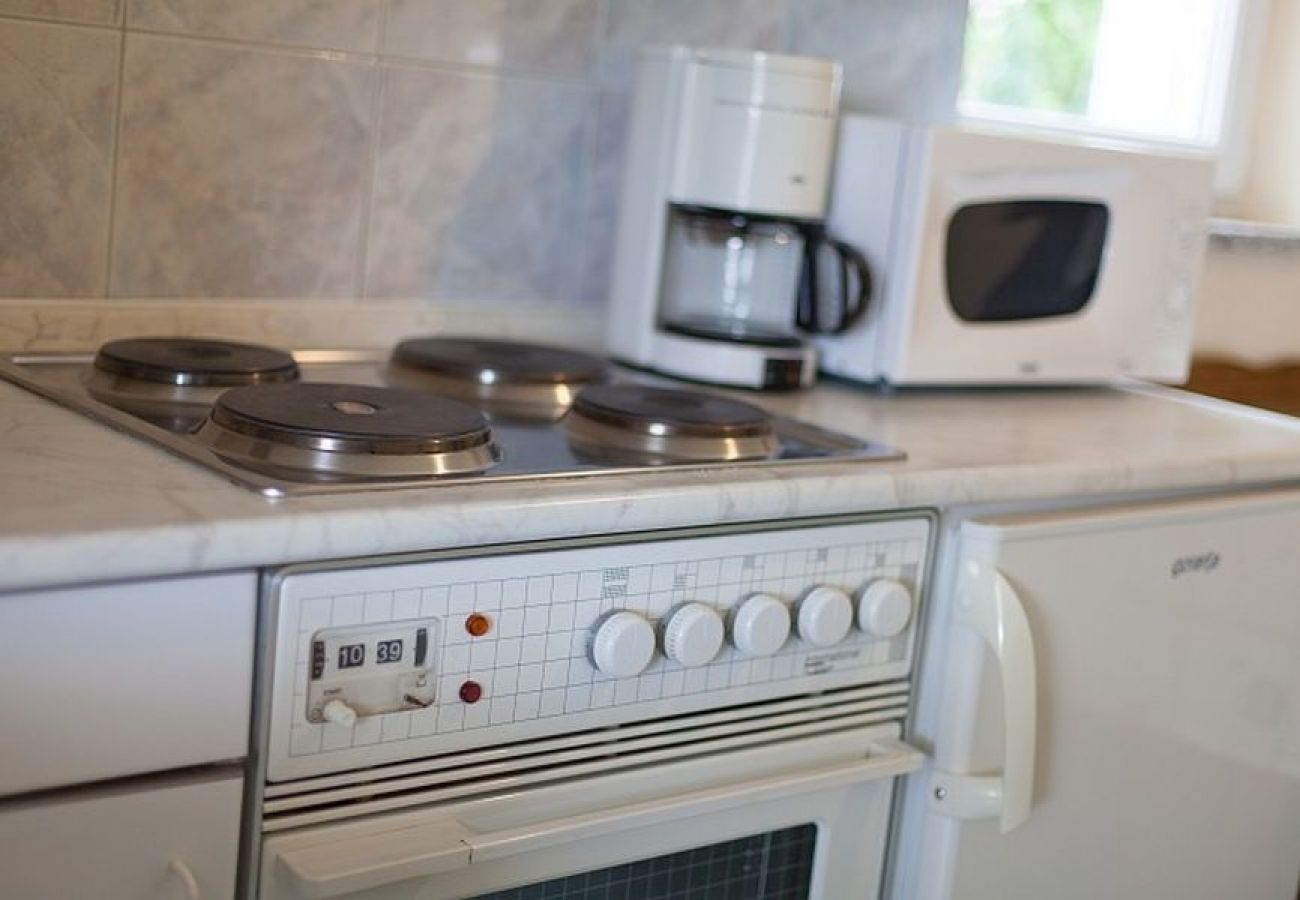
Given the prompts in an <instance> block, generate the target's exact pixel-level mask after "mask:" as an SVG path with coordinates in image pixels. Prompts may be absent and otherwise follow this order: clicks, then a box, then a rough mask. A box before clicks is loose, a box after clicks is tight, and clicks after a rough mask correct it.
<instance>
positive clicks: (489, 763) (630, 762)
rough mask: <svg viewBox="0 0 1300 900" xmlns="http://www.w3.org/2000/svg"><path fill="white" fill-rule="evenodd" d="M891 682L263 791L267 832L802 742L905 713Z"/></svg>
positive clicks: (900, 687)
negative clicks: (742, 750) (788, 742)
mask: <svg viewBox="0 0 1300 900" xmlns="http://www.w3.org/2000/svg"><path fill="white" fill-rule="evenodd" d="M909 691H910V684H909V683H908V682H907V681H896V682H891V683H888V684H877V685H872V686H870V687H855V688H845V689H843V690H837V691H827V692H825V693H821V694H811V695H808V696H805V697H796V698H793V699H786V700H775V701H769V702H764V703H753V704H747V705H744V706H736V707H731V708H728V709H722V710H711V711H708V712H702V713H696V714H691V715H683V716H673V717H671V718H666V719H655V720H650V721H643V722H637V723H633V724H628V725H616V726H612V727H609V728H601V729H596V730H591V731H583V732H578V733H574V734H567V735H563V736H561V737H554V738H543V739H539V740H533V741H522V742H519V743H515V744H504V745H501V746H497V747H491V748H486V749H480V750H472V751H464V752H460V753H451V754H447V755H445V756H435V757H428V758H425V759H421V760H416V761H414V762H407V763H395V764H392V765H387V766H377V767H375V768H371V769H364V770H361V771H357V772H345V773H342V774H339V775H326V776H321V777H319V778H309V779H303V780H301V781H295V782H289V783H285V784H271V785H267V787H266V793H265V802H264V804H263V811H264V821H263V829H264V830H265V831H279V830H282V829H286V828H296V827H298V826H300V825H309V824H314V823H318V822H327V821H331V820H335V819H343V818H350V817H353V816H357V815H364V814H369V813H374V812H384V811H387V810H395V809H402V808H404V807H409V806H417V805H424V804H429V803H441V802H446V801H450V800H460V799H463V798H467V797H472V796H476V795H480V794H487V793H492V792H496V791H502V790H507V789H509V790H516V789H519V788H521V787H524V786H528V785H537V784H543V783H546V782H553V781H559V780H563V779H568V778H579V777H589V776H592V775H597V774H601V773H605V772H614V771H618V770H621V769H631V768H635V767H637V766H644V765H651V764H660V763H664V762H670V761H673V760H679V759H687V758H690V757H693V756H700V755H704V754H709V753H718V752H721V751H726V750H736V749H740V748H744V747H755V746H760V745H764V744H772V743H777V742H780V741H787V740H794V739H799V738H806V737H809V736H812V735H818V734H826V733H829V732H833V731H841V730H845V729H849V728H860V727H862V726H864V725H871V724H875V723H878V722H889V721H899V720H901V719H903V718H904V717H905V716H906V714H907V705H908V699H909Z"/></svg>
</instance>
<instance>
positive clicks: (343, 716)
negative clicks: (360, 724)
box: [320, 700, 357, 728]
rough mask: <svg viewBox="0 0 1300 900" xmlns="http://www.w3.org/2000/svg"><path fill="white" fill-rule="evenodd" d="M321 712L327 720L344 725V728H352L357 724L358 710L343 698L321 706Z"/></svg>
mask: <svg viewBox="0 0 1300 900" xmlns="http://www.w3.org/2000/svg"><path fill="white" fill-rule="evenodd" d="M320 714H321V715H322V716H324V718H325V721H326V722H332V723H333V724H335V725H342V726H343V727H344V728H351V727H352V726H353V725H355V724H357V711H356V710H355V709H353V708H352V707H350V706H348V705H347V704H346V703H344V702H343V701H342V700H331V701H330V702H329V703H326V704H325V705H324V706H323V707H321V711H320Z"/></svg>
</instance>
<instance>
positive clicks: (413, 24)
mask: <svg viewBox="0 0 1300 900" xmlns="http://www.w3.org/2000/svg"><path fill="white" fill-rule="evenodd" d="M600 19H601V8H600V0H473V2H466V0H393V3H392V5H391V7H390V8H389V13H388V29H387V35H386V37H385V43H384V49H385V51H386V52H388V53H391V54H396V55H400V56H410V57H416V58H419V59H428V60H436V61H438V62H449V63H462V64H465V65H474V66H486V67H493V68H500V69H505V70H509V71H515V72H534V73H540V74H546V75H559V76H565V77H574V78H577V77H583V76H585V75H586V74H587V73H588V71H589V69H590V68H591V63H592V60H593V58H594V55H595V46H596V39H597V37H598V30H599V25H600Z"/></svg>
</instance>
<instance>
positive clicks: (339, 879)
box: [278, 739, 924, 898]
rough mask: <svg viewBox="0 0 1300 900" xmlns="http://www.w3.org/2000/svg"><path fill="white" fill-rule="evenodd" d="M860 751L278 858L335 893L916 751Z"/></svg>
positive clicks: (896, 769)
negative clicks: (671, 791)
mask: <svg viewBox="0 0 1300 900" xmlns="http://www.w3.org/2000/svg"><path fill="white" fill-rule="evenodd" d="M870 753H871V755H870V756H868V757H866V758H865V759H857V760H852V761H849V762H842V763H835V764H831V765H825V766H818V767H816V768H812V769H807V770H803V771H797V772H791V773H787V774H782V775H777V776H769V777H764V778H761V779H757V780H753V781H742V782H738V783H735V784H728V785H723V786H720V787H716V788H709V789H706V790H697V791H692V792H690V793H685V794H677V795H673V796H668V797H664V798H659V799H655V800H647V801H642V802H639V803H632V804H628V805H625V806H619V807H615V808H613V809H604V810H599V811H596V812H590V813H582V814H579V815H575V816H569V817H565V818H560V819H552V820H549V821H545V822H538V823H534V824H529V825H524V826H522V827H518V828H509V829H505V830H501V831H495V832H486V833H479V832H475V831H474V830H473V829H472V828H470V827H469V826H467V825H466V824H465V823H463V822H460V821H458V820H456V819H450V820H448V819H442V820H439V821H434V822H429V823H424V824H420V825H415V826H410V827H406V828H400V829H391V830H384V831H380V832H372V833H369V834H358V835H355V836H354V837H351V838H347V839H339V840H333V841H328V842H323V843H320V844H311V845H305V846H299V847H293V848H285V849H283V850H281V851H279V853H278V857H279V858H278V864H279V866H280V868H281V869H282V871H283V872H284V873H285V874H287V875H288V877H289V880H290V882H291V883H292V884H293V886H294V889H295V890H296V891H297V892H298V894H299V896H302V897H311V898H325V897H339V896H344V895H347V894H350V893H354V892H357V891H364V890H368V889H373V888H377V887H382V886H384V885H388V884H392V883H394V882H397V881H403V880H405V879H408V878H420V877H427V876H430V875H439V874H444V873H447V872H453V871H456V870H458V869H464V868H467V867H469V866H472V865H475V864H477V863H483V862H490V861H493V860H501V859H506V858H509V857H512V856H517V855H519V854H523V853H531V852H533V851H536V850H545V849H548V848H551V847H556V846H559V845H563V844H570V843H574V842H576V841H581V840H584V839H586V838H590V837H595V836H599V835H607V834H610V833H611V832H618V831H629V830H632V829H638V828H648V827H652V826H655V825H664V824H669V823H671V822H673V821H674V820H678V819H683V818H688V817H692V816H700V815H706V814H709V813H716V812H721V811H725V810H728V809H734V808H736V807H739V806H745V805H748V804H751V803H759V802H764V801H771V800H779V799H781V798H782V797H787V796H791V795H799V794H805V793H808V792H811V791H824V790H828V789H834V788H837V787H842V786H844V785H848V784H854V783H858V782H865V781H874V780H878V779H882V778H891V777H894V776H897V775H905V774H907V773H909V772H915V771H916V770H917V769H919V768H920V767H921V763H922V761H923V759H924V757H923V755H922V754H921V752H920V751H918V750H916V749H914V748H912V747H910V746H909V745H907V744H905V743H903V742H902V741H898V740H894V739H883V740H881V739H878V740H874V741H872V742H871V745H870Z"/></svg>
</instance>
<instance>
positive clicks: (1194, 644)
mask: <svg viewBox="0 0 1300 900" xmlns="http://www.w3.org/2000/svg"><path fill="white" fill-rule="evenodd" d="M1297 534H1300V494H1294V493H1293V494H1284V495H1273V496H1258V495H1257V496H1252V497H1242V498H1227V499H1222V500H1212V501H1182V502H1176V503H1165V504H1149V505H1145V506H1131V507H1124V508H1115V509H1110V510H1101V511H1083V512H1074V513H1070V514H1063V515H1046V516H1043V515H1040V516H1021V517H1004V518H998V519H988V520H984V521H970V522H966V523H964V524H962V525H961V526H960V528H959V530H958V536H959V541H958V548H957V550H956V551H955V552H953V553H950V555H949V558H948V559H947V560H945V570H946V572H947V573H948V574H947V577H945V578H944V579H942V581H941V584H942V587H941V589H940V591H938V592H937V594H936V595H935V597H934V601H933V605H932V609H931V614H932V622H933V623H934V624H935V625H936V627H937V628H938V629H939V630H938V631H936V632H934V633H932V634H931V635H930V639H929V643H928V645H927V663H926V666H927V670H926V672H925V674H924V675H923V679H924V678H930V679H931V684H929V685H928V686H924V685H923V688H922V693H921V695H920V697H919V705H918V711H917V723H916V734H915V737H916V739H917V740H918V742H919V743H921V744H922V745H925V746H932V747H933V756H934V764H933V766H930V767H928V768H927V770H926V771H924V772H923V773H921V774H919V775H917V776H915V777H913V778H911V779H909V784H908V785H907V786H906V790H905V794H904V796H905V800H904V813H903V817H902V823H901V827H900V831H899V843H898V846H897V848H896V858H895V860H894V863H893V894H892V895H893V896H895V897H899V898H903V897H906V898H913V897H914V898H918V900H937V898H970V900H1006V898H1038V897H1052V898H1063V900H1069V898H1079V900H1083V898H1095V897H1178V898H1182V900H1192V898H1202V900H1218V898H1223V897H1252V898H1254V897H1258V898H1276V900H1293V898H1294V897H1295V896H1296V889H1297V879H1298V878H1300V603H1297V602H1296V597H1297V594H1296V585H1297V584H1300V554H1297V553H1296V552H1295V549H1296V544H1295V541H1296V535H1297Z"/></svg>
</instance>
